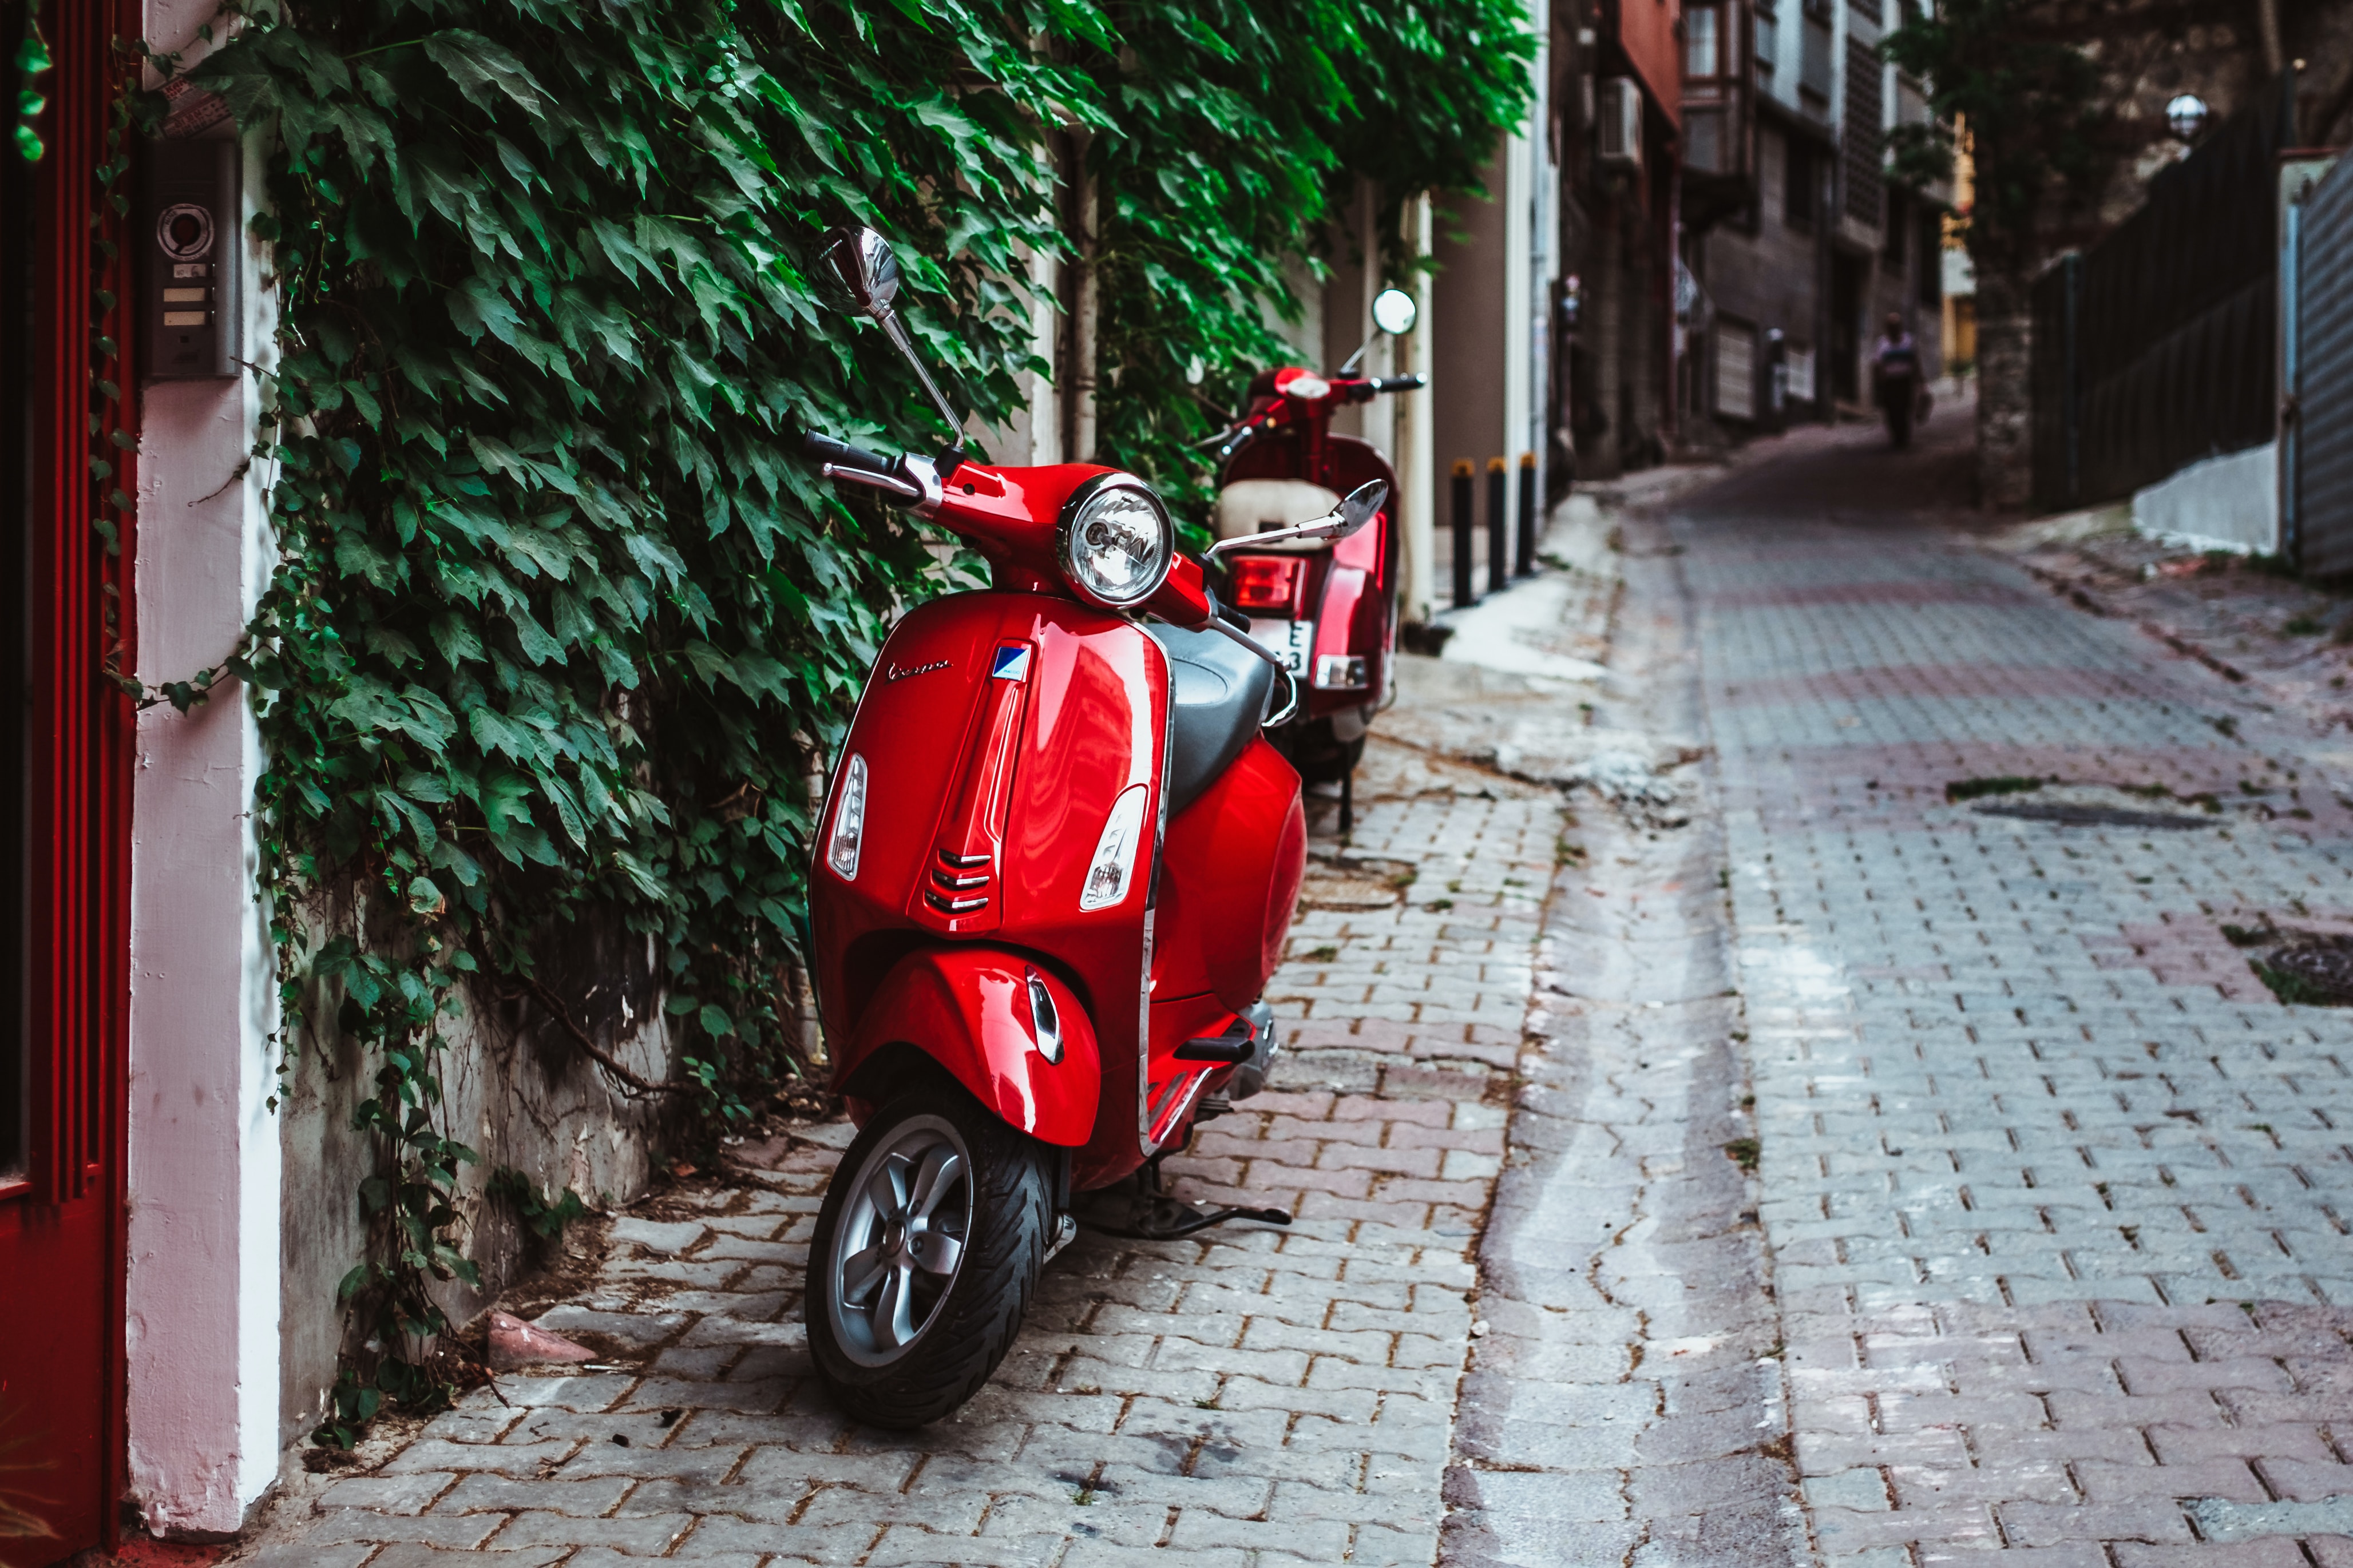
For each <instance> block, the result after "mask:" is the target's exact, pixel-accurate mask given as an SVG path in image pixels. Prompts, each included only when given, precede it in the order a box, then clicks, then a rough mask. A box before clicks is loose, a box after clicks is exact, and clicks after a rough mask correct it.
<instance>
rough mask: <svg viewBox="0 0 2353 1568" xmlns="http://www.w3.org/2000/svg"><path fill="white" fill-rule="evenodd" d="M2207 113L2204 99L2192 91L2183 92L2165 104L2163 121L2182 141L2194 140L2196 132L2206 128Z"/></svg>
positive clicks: (2196, 135) (2195, 139)
mask: <svg viewBox="0 0 2353 1568" xmlns="http://www.w3.org/2000/svg"><path fill="white" fill-rule="evenodd" d="M2207 113H2208V110H2207V108H2206V100H2204V99H2202V98H2200V97H2199V96H2198V95H2197V94H2196V93H2194V92H2185V93H2183V94H2181V95H2180V96H2179V97H2178V98H2176V99H2175V100H2173V101H2172V102H2171V103H2168V104H2167V105H2166V106H2165V122H2166V124H2168V126H2171V127H2172V128H2173V133H2174V135H2175V136H2177V137H2179V138H2180V139H2181V140H2182V141H2183V142H2195V141H2197V140H2198V133H2199V132H2200V131H2203V130H2205V129H2206V116H2207Z"/></svg>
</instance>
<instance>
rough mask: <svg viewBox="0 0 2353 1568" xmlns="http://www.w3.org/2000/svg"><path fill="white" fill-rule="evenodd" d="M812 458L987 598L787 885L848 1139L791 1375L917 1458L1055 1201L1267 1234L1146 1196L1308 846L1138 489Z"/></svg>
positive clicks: (955, 633)
mask: <svg viewBox="0 0 2353 1568" xmlns="http://www.w3.org/2000/svg"><path fill="white" fill-rule="evenodd" d="M825 265H826V267H827V268H828V269H829V271H830V272H831V273H832V274H833V275H834V277H835V278H836V279H838V281H839V284H840V286H841V288H842V289H843V291H844V292H845V293H846V294H847V295H848V296H849V299H850V300H851V301H852V302H853V303H855V304H856V306H857V307H858V308H859V309H860V310H863V311H864V312H866V313H867V314H869V315H871V316H872V317H873V319H874V320H875V321H877V322H878V323H879V324H880V325H881V327H882V329H883V331H885V332H886V333H887V334H888V335H889V337H890V338H891V341H892V342H893V343H894V344H896V345H897V346H898V347H899V349H900V351H901V352H902V353H904V354H905V355H906V357H907V358H908V360H909V362H910V363H913V364H914V366H915V370H916V373H917V374H918V375H919V376H921V377H922V379H923V384H924V387H925V389H926V390H927V392H928V393H929V394H930V395H931V396H932V398H933V399H934V402H936V403H937V404H938V405H939V407H940V410H941V412H942V414H943V415H944V416H946V418H947V419H948V422H949V425H950V426H951V428H954V427H956V426H960V425H961V421H960V420H959V419H958V418H957V417H956V416H955V411H954V410H953V409H952V408H950V407H949V406H948V405H947V403H946V401H945V399H944V398H943V397H941V395H940V393H939V390H938V388H937V387H936V386H935V385H934V384H933V383H932V380H931V377H930V375H929V374H927V373H926V372H925V371H924V369H923V364H922V363H921V361H920V360H919V359H918V358H917V357H916V355H915V353H914V352H913V346H912V345H911V344H910V343H909V342H908V341H907V338H906V334H905V332H904V331H903V330H902V327H901V325H900V323H899V321H898V318H897V316H896V314H895V312H894V311H893V310H892V308H891V301H892V298H893V296H894V295H895V293H896V291H897V288H898V281H899V279H898V266H897V263H896V261H895V260H894V259H893V258H892V255H891V251H890V247H888V246H887V245H885V244H884V243H883V241H882V238H881V236H879V235H877V234H875V233H874V232H873V231H871V230H869V229H859V230H846V231H839V232H838V233H837V234H836V236H834V237H832V239H831V241H830V243H829V244H828V248H827V250H826V252H825ZM805 447H806V450H807V453H808V455H809V456H811V457H813V458H819V459H822V461H823V471H824V473H825V474H826V475H827V476H828V478H830V479H834V480H836V481H838V482H840V483H843V484H851V485H859V486H862V487H865V488H868V489H872V490H876V491H879V492H880V493H881V496H882V497H883V499H884V500H887V501H888V502H889V503H890V504H892V505H894V506H898V507H902V508H904V509H905V510H908V511H910V512H912V513H913V514H914V515H915V516H917V517H920V518H923V519H925V520H927V521H931V522H934V523H936V524H938V525H940V526H942V527H944V528H947V529H950V530H953V531H955V532H956V533H958V534H960V535H962V536H963V537H964V538H965V539H966V540H968V541H969V542H971V543H972V544H973V545H974V546H975V547H976V549H978V550H979V551H980V552H982V553H983V554H984V555H986V556H987V557H988V559H989V561H990V563H991V566H992V569H993V578H994V581H993V585H992V586H991V587H990V588H989V589H987V591H985V592H978V593H965V594H956V595H949V596H946V597H944V598H940V599H935V600H934V601H932V602H931V603H929V604H926V605H922V606H920V607H918V608H917V609H915V610H913V611H912V612H910V613H909V614H908V615H907V616H905V617H904V618H903V619H902V620H901V621H900V622H899V624H898V626H896V627H895V628H893V630H892V633H891V636H890V637H889V639H888V641H887V642H886V643H885V644H884V646H883V647H882V651H881V657H880V658H878V660H877V661H876V664H875V668H874V669H873V671H872V673H871V675H870V676H869V677H868V679H867V685H866V689H865V692H864V693H863V695H862V696H861V697H860V700H859V705H858V712H857V716H856V718H855V719H854V720H853V721H852V722H851V724H850V728H849V735H848V737H847V738H846V739H845V741H844V742H843V743H842V748H841V752H840V756H839V760H838V761H837V763H836V765H835V768H834V772H833V777H832V780H831V784H830V786H829V788H828V791H827V798H826V803H825V807H824V811H823V814H822V815H821V816H819V817H818V833H817V843H816V854H815V858H814V864H813V865H812V867H811V868H810V875H809V909H810V916H811V931H812V943H811V945H812V949H813V951H812V953H811V970H812V975H813V979H814V983H815V989H816V994H817V1002H818V1012H819V1016H820V1018H821V1021H822V1023H823V1026H824V1029H825V1036H826V1039H827V1042H828V1047H829V1049H830V1051H831V1053H832V1058H833V1071H834V1085H835V1088H836V1089H838V1090H839V1092H840V1094H841V1095H842V1096H843V1098H844V1100H845V1101H846V1102H847V1105H848V1107H849V1112H850V1115H851V1117H852V1118H853V1120H854V1121H856V1122H857V1123H858V1126H859V1129H860V1131H859V1133H858V1136H857V1139H856V1140H855V1141H854V1142H852V1143H851V1144H850V1146H849V1150H848V1152H846V1153H844V1154H843V1156H842V1159H841V1163H840V1164H839V1167H838V1168H837V1169H836V1171H835V1173H834V1176H833V1179H832V1181H831V1183H830V1184H829V1185H828V1187H827V1189H826V1194H825V1200H824V1203H823V1205H822V1206H821V1207H820V1208H819V1210H818V1221H817V1229H816V1233H815V1235H814V1236H813V1237H812V1238H811V1241H810V1247H809V1262H808V1292H807V1305H806V1309H805V1313H806V1318H807V1325H808V1339H809V1349H810V1352H811V1354H812V1356H813V1358H814V1360H815V1361H816V1363H817V1368H818V1373H819V1375H820V1376H821V1377H822V1379H823V1380H824V1382H825V1384H826V1385H827V1387H828V1389H829V1390H830V1391H831V1393H832V1394H833V1395H834V1397H835V1398H836V1399H837V1400H838V1401H839V1403H840V1404H841V1405H842V1406H843V1407H844V1408H845V1409H847V1410H848V1411H849V1413H850V1414H851V1415H855V1416H857V1417H858V1418H860V1419H861V1420H864V1421H867V1422H870V1423H872V1424H874V1425H877V1426H900V1427H904V1426H919V1425H921V1424H923V1423H924V1422H927V1421H931V1420H934V1419H936V1418H938V1417H939V1416H941V1415H945V1414H947V1413H948V1412H949V1411H951V1410H954V1409H955V1407H956V1406H957V1405H961V1404H963V1403H964V1402H965V1400H966V1399H968V1398H970V1397H971V1395H972V1394H974V1392H975V1391H976V1390H977V1389H978V1388H979V1387H980V1385H981V1384H982V1383H984V1382H985V1381H986V1380H987V1377H988V1375H989V1373H991V1372H992V1371H993V1370H994V1369H995V1368H996V1366H997V1362H998V1360H999V1359H1000V1358H1001V1357H1003V1355H1004V1354H1005V1352H1006V1351H1007V1349H1008V1347H1009V1346H1010V1344H1011V1343H1012V1341H1013V1336H1014V1333H1015V1331H1017V1329H1018V1327H1019V1324H1020V1321H1021V1317H1022V1313H1023V1311H1024V1310H1026V1308H1027V1307H1028V1305H1029V1296H1030V1292H1031V1290H1032V1289H1033V1288H1034V1286H1035V1284H1036V1282H1037V1279H1038V1274H1039V1269H1040V1268H1042V1267H1043V1266H1044V1264H1045V1261H1046V1259H1047V1258H1050V1256H1051V1255H1052V1254H1053V1253H1054V1252H1055V1251H1057V1250H1059V1249H1060V1247H1061V1246H1062V1245H1064V1244H1065V1243H1067V1242H1068V1241H1069V1239H1070V1237H1071V1235H1072V1234H1073V1233H1074V1231H1075V1228H1076V1226H1075V1222H1074V1220H1073V1218H1072V1215H1071V1207H1072V1194H1073V1193H1079V1192H1088V1191H1092V1190H1096V1189H1101V1188H1104V1187H1107V1186H1109V1185H1111V1184H1114V1183H1117V1182H1120V1181H1122V1180H1123V1179H1124V1178H1125V1177H1128V1176H1131V1175H1134V1174H1136V1173H1138V1172H1139V1170H1144V1171H1145V1172H1146V1173H1147V1174H1148V1175H1149V1176H1151V1177H1152V1178H1154V1180H1152V1181H1150V1182H1148V1183H1145V1184H1141V1185H1142V1186H1143V1188H1144V1191H1143V1193H1142V1195H1141V1196H1139V1197H1138V1198H1137V1199H1136V1200H1135V1202H1134V1205H1133V1206H1132V1208H1131V1210H1130V1211H1129V1214H1130V1218H1129V1223H1128V1225H1127V1226H1125V1227H1124V1228H1126V1229H1127V1230H1128V1232H1129V1233H1130V1234H1141V1235H1150V1236H1172V1235H1179V1234H1183V1233H1185V1232H1187V1231H1189V1230H1193V1229H1198V1228H1199V1227H1200V1226H1205V1225H1210V1224H1215V1223H1218V1222H1219V1221H1220V1220H1224V1219H1229V1218H1233V1217H1250V1218H1258V1219H1264V1220H1268V1221H1271V1222H1273V1223H1278V1224H1288V1223H1289V1216H1288V1215H1284V1214H1282V1212H1281V1211H1279V1210H1222V1211H1215V1212H1208V1213H1204V1212H1201V1211H1198V1210H1195V1209H1192V1208H1190V1207H1187V1206H1186V1205H1176V1204H1174V1203H1171V1202H1168V1201H1167V1200H1166V1199H1162V1198H1158V1197H1157V1195H1156V1194H1157V1182H1156V1176H1157V1158H1158V1157H1159V1156H1160V1155H1161V1154H1163V1153H1164V1152H1167V1151H1172V1150H1175V1149H1178V1148H1181V1147H1183V1145H1184V1143H1185V1141H1186V1139H1187V1137H1188V1136H1189V1135H1190V1132H1191V1129H1192V1127H1193V1125H1194V1123H1195V1122H1197V1121H1200V1120H1202V1119H1204V1118H1206V1117H1208V1116H1210V1115H1214V1114H1216V1113H1218V1112H1219V1111H1220V1110H1223V1109H1224V1108H1225V1105H1226V1103H1227V1102H1229V1101H1230V1100H1233V1099H1239V1098H1241V1097H1244V1096H1247V1095H1250V1094H1252V1093H1255V1092H1257V1090H1258V1089H1259V1088H1260V1087H1261V1085H1262V1084H1263V1082H1264V1081H1265V1077H1266V1071H1267V1067H1268V1064H1269V1061H1270V1059H1271V1056H1272V1052H1273V1049H1274V1038H1273V1030H1272V1023H1273V1019H1272V1016H1271V1014H1270V1012H1269V1011H1268V1009H1267V1007H1266V1005H1265V1004H1264V1003H1263V1002H1262V1001H1261V993H1262V992H1263V990H1264V988H1265V985H1266V981H1267V977H1268V975H1269V974H1271V973H1272V972H1273V969H1274V966H1275V963H1276V962H1277V960H1278V958H1279V957H1280V955H1281V952H1282V942H1283V938H1284V935H1285V933H1286V932H1287V931H1288V929H1289V927H1290V924H1291V918H1292V913H1293V909H1294V907H1295V905H1296V903H1297V900H1298V893H1299V883H1300V877H1301V873H1302V871H1303V866H1304V859H1305V847H1306V826H1305V822H1304V818H1303V816H1302V812H1301V806H1300V794H1299V788H1300V786H1299V775H1298V774H1297V773H1295V772H1294V771H1293V768H1292V766H1291V764H1290V763H1286V762H1285V761H1283V759H1282V756H1281V755H1280V754H1278V753H1277V752H1276V751H1275V750H1274V748H1273V747H1272V746H1271V745H1269V744H1268V743H1267V742H1266V741H1265V740H1264V739H1263V738H1262V737H1261V735H1260V732H1259V731H1260V730H1261V727H1263V726H1264V725H1265V724H1267V723H1269V722H1275V721H1281V720H1282V719H1284V718H1286V717H1288V715H1289V713H1290V711H1291V710H1293V709H1294V708H1295V707H1296V706H1297V704H1298V693H1297V690H1296V689H1295V687H1294V688H1293V689H1292V690H1291V691H1290V694H1289V696H1288V697H1287V698H1286V699H1285V700H1284V702H1283V704H1282V710H1281V711H1279V712H1276V713H1274V714H1273V715H1272V716H1271V718H1270V714H1269V710H1270V708H1271V706H1272V700H1273V697H1274V693H1275V688H1276V685H1277V676H1278V674H1279V673H1280V667H1279V663H1278V661H1277V660H1275V659H1274V658H1273V657H1272V656H1271V655H1270V654H1269V653H1267V651H1266V650H1265V649H1263V648H1261V647H1260V646H1259V645H1258V644H1256V643H1254V642H1252V641H1251V640H1250V637H1248V636H1247V635H1246V633H1245V632H1243V631H1242V630H1241V629H1240V628H1238V627H1237V626H1233V625H1231V624H1229V623H1230V621H1231V620H1232V619H1238V618H1239V617H1236V616H1232V614H1231V612H1229V611H1225V610H1223V609H1222V607H1221V606H1220V605H1219V604H1218V601H1217V599H1216V596H1215V595H1214V594H1213V593H1212V592H1211V591H1210V589H1209V587H1208V583H1207V581H1206V579H1205V577H1204V574H1203V572H1202V568H1201V566H1200V565H1199V563H1197V562H1194V561H1192V560H1190V559H1188V558H1186V557H1184V556H1181V555H1179V554H1177V553H1176V550H1175V543H1174V542H1175V535H1174V531H1173V529H1172V528H1171V525H1170V522H1169V519H1168V513H1167V511H1166V508H1165V507H1164V506H1163V505H1162V503H1161V500H1160V498H1159V496H1158V495H1156V494H1155V492H1154V491H1153V489H1152V488H1151V487H1150V486H1149V485H1146V484H1145V482H1144V481H1143V480H1141V479H1137V478H1135V477H1134V476H1133V475H1130V474H1124V473H1120V472H1117V471H1115V470H1113V469H1109V468H1096V467H1092V466H1089V465H1084V464H1065V465H1061V466H1059V467H1052V468H991V467H988V466H987V465H984V464H981V463H977V462H974V461H972V460H971V459H969V458H966V457H965V454H964V453H963V452H962V451H960V450H957V449H954V448H951V449H950V450H949V451H947V452H945V453H944V454H942V455H941V456H940V457H939V458H937V459H933V458H924V457H920V456H917V455H914V454H913V453H906V454H902V455H899V456H897V457H882V456H880V455H877V454H875V453H871V452H865V451H860V450H859V449H858V448H856V447H849V446H846V445H844V444H842V443H840V442H839V441H834V440H831V439H828V438H827V437H821V436H814V435H813V436H810V437H807V438H806V443H805ZM1384 499H1385V494H1384V492H1383V491H1382V489H1381V487H1380V486H1378V485H1372V486H1368V487H1366V489H1363V490H1361V491H1359V492H1358V493H1356V494H1355V495H1351V496H1350V497H1348V498H1347V500H1345V501H1344V502H1342V503H1341V504H1340V505H1339V506H1338V507H1337V508H1335V509H1334V510H1332V511H1331V512H1330V513H1328V514H1327V515H1324V516H1322V517H1318V518H1314V519H1309V520H1304V521H1302V522H1300V523H1298V524H1296V525H1294V526H1293V527H1290V528H1287V529H1283V530H1280V531H1276V533H1275V535H1274V536H1273V537H1272V538H1271V539H1269V540H1265V541H1261V542H1282V541H1289V540H1303V539H1323V538H1330V539H1338V538H1343V537H1345V536H1347V535H1349V534H1352V533H1354V532H1356V531H1357V530H1359V529H1361V528H1362V527H1363V526H1364V525H1365V524H1366V522H1367V521H1370V520H1371V519H1372V518H1373V516H1374V515H1375V514H1376V513H1377V511H1378V510H1379V509H1380V507H1381V504H1382V502H1383V500H1384ZM1145 615H1150V616H1156V617H1158V618H1159V619H1160V620H1161V621H1162V622H1164V623H1166V624H1163V625H1155V626H1145V625H1143V624H1141V617H1142V616H1145Z"/></svg>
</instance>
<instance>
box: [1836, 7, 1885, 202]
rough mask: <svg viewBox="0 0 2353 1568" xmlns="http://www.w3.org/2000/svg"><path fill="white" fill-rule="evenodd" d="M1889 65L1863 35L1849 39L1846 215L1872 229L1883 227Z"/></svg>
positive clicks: (1845, 132)
mask: <svg viewBox="0 0 2353 1568" xmlns="http://www.w3.org/2000/svg"><path fill="white" fill-rule="evenodd" d="M1883 69H1884V67H1883V66H1882V65H1881V64H1880V59H1879V51H1878V50H1877V49H1876V48H1874V47H1872V46H1871V45H1869V44H1866V43H1864V42H1863V41H1862V39H1861V38H1849V39H1847V41H1846V124H1845V125H1844V126H1843V127H1842V131H1841V133H1842V135H1843V138H1844V140H1845V142H1846V179H1845V181H1844V182H1843V184H1845V186H1846V216H1849V217H1851V218H1852V219H1854V221H1855V222H1857V223H1859V224H1862V225H1863V226H1866V227H1869V228H1877V227H1878V226H1879V207H1880V200H1879V198H1880V190H1881V181H1880V173H1879V164H1880V157H1881V152H1882V148H1883V145H1884V142H1885V137H1886V132H1884V131H1883V130H1882V129H1881V126H1882V123H1883V121H1882V118H1881V117H1882V116H1883V113H1884V112H1885V110H1886V103H1887V100H1886V95H1885V93H1884V91H1883V86H1884V84H1883V82H1882V81H1881V79H1880V75H1881V72H1882V71H1883Z"/></svg>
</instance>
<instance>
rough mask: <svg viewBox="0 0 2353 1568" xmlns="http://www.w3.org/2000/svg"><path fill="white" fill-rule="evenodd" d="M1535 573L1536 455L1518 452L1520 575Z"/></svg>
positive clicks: (1527, 575) (1529, 575)
mask: <svg viewBox="0 0 2353 1568" xmlns="http://www.w3.org/2000/svg"><path fill="white" fill-rule="evenodd" d="M1535 574H1536V455H1535V453H1534V452H1522V453H1521V454H1520V575H1521V576H1523V577H1533V576H1535Z"/></svg>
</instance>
